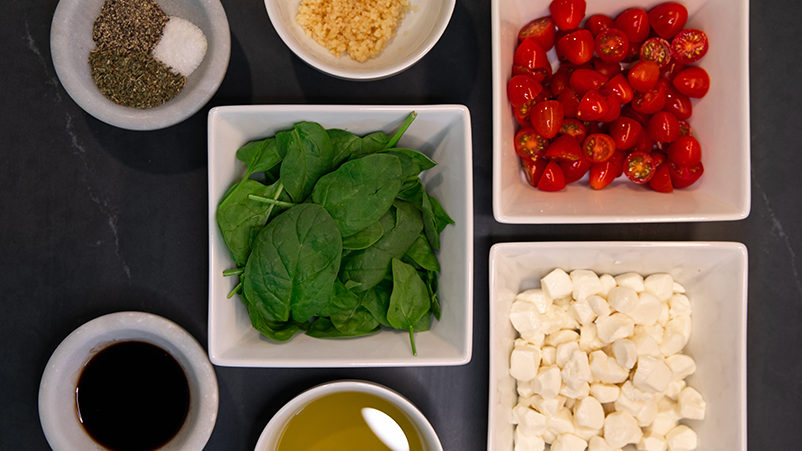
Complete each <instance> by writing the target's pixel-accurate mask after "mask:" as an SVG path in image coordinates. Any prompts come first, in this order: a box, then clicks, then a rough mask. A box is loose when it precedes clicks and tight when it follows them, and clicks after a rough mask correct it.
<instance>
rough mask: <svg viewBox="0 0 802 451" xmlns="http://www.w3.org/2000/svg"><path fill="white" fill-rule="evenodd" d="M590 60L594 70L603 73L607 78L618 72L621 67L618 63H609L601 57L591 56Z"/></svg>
mask: <svg viewBox="0 0 802 451" xmlns="http://www.w3.org/2000/svg"><path fill="white" fill-rule="evenodd" d="M590 62H591V63H592V64H593V69H595V70H596V72H598V73H600V74H602V75H604V76H605V77H607V78H608V79H610V78H612V77H614V76H616V75H617V74H620V73H621V70H622V69H623V68H622V67H621V64H620V63H611V62H609V61H604V60H603V59H601V58H591V60H590Z"/></svg>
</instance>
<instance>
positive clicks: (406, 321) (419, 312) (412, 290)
mask: <svg viewBox="0 0 802 451" xmlns="http://www.w3.org/2000/svg"><path fill="white" fill-rule="evenodd" d="M392 267H393V292H392V293H391V294H390V305H389V307H388V308H387V321H388V322H389V323H390V325H391V326H392V327H394V328H396V329H400V330H406V331H409V342H410V345H411V346H412V354H413V355H417V353H418V352H417V350H416V349H415V337H414V335H413V332H414V331H415V325H416V324H417V323H418V321H420V319H421V318H422V317H423V316H424V315H426V314H427V313H429V307H430V305H431V302H430V300H429V293H428V291H427V289H426V285H425V284H424V283H423V281H422V280H421V278H420V277H419V276H418V271H416V270H415V268H413V267H412V266H410V265H408V264H406V263H404V262H402V261H401V260H399V259H397V258H394V259H393V262H392Z"/></svg>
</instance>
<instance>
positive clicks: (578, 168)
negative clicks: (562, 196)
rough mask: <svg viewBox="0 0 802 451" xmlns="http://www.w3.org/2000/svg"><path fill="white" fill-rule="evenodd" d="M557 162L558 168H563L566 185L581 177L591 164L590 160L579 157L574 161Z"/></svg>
mask: <svg viewBox="0 0 802 451" xmlns="http://www.w3.org/2000/svg"><path fill="white" fill-rule="evenodd" d="M557 164H559V165H560V169H562V170H563V175H564V176H565V183H566V185H567V184H569V183H574V182H576V181H577V180H579V179H581V178H582V177H583V176H584V175H585V174H587V172H588V170H589V169H590V166H591V164H590V161H588V160H585V159H579V160H576V161H558V162H557Z"/></svg>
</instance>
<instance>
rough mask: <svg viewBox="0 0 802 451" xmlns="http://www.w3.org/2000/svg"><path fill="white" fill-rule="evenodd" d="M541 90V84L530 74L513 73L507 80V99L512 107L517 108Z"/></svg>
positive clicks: (532, 99)
mask: <svg viewBox="0 0 802 451" xmlns="http://www.w3.org/2000/svg"><path fill="white" fill-rule="evenodd" d="M542 90H543V85H541V84H540V83H539V82H538V81H537V80H535V79H534V78H533V77H532V76H530V75H514V76H513V77H512V78H510V81H508V82H507V99H508V100H509V101H510V105H512V106H513V108H517V107H520V106H522V105H525V104H527V103H529V102H532V101H534V100H535V98H536V97H537V96H538V94H540V91H542Z"/></svg>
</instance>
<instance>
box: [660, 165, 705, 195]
mask: <svg viewBox="0 0 802 451" xmlns="http://www.w3.org/2000/svg"><path fill="white" fill-rule="evenodd" d="M668 172H669V174H670V175H671V184H672V185H674V188H678V189H681V188H687V187H689V186H691V185H693V184H694V183H695V182H696V181H697V180H699V177H701V176H702V174H703V173H704V172H705V168H704V166H703V165H702V162H701V161H700V162H699V164H697V165H695V166H679V165H677V164H676V163H674V162H672V161H669V162H668Z"/></svg>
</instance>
